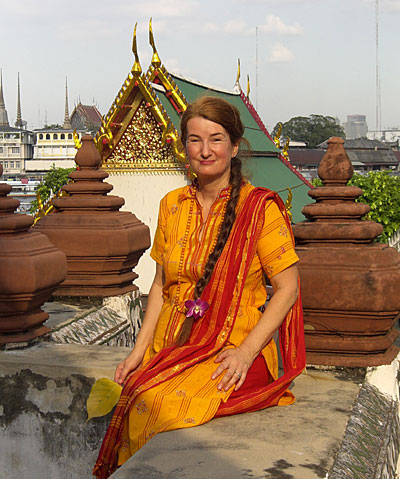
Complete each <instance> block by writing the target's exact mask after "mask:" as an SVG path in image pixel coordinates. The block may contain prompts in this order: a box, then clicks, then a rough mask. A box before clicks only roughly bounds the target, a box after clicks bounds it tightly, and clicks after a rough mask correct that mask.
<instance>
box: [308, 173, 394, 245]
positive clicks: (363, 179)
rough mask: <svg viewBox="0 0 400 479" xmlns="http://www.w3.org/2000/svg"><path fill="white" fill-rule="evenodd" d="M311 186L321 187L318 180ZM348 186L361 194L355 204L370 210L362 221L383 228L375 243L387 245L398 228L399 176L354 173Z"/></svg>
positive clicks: (315, 179)
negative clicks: (355, 187) (365, 205)
mask: <svg viewBox="0 0 400 479" xmlns="http://www.w3.org/2000/svg"><path fill="white" fill-rule="evenodd" d="M312 183H313V186H315V187H319V186H323V184H322V181H321V180H320V179H319V178H314V179H313V182H312ZM348 185H349V186H352V185H354V186H358V187H359V188H361V189H362V190H363V194H362V195H361V196H360V197H359V198H357V199H356V202H361V203H365V204H367V205H368V206H369V207H370V208H371V210H370V212H369V213H367V214H366V215H365V217H364V218H363V219H366V220H372V221H376V222H377V223H380V224H381V225H382V226H383V233H382V234H381V235H380V236H378V238H377V241H379V242H381V243H387V242H388V240H389V238H390V237H391V236H392V235H393V233H395V232H396V231H397V230H398V229H399V228H400V176H392V175H390V173H389V171H387V170H384V171H369V172H368V174H367V175H360V174H358V173H355V174H354V175H353V177H352V178H351V179H350V181H349V183H348Z"/></svg>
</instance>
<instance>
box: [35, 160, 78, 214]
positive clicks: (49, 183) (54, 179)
mask: <svg viewBox="0 0 400 479" xmlns="http://www.w3.org/2000/svg"><path fill="white" fill-rule="evenodd" d="M74 170H75V168H56V166H55V165H54V164H53V166H52V167H51V169H50V171H48V172H47V173H46V174H45V175H44V178H43V180H42V181H41V183H40V184H39V186H38V187H37V189H36V193H38V194H39V196H40V200H41V202H42V203H45V202H46V201H47V200H48V199H49V198H50V197H51V196H52V195H53V194H56V193H57V192H58V191H59V190H60V189H61V188H62V187H63V186H64V185H65V184H67V182H68V175H69V174H70V173H71V171H74ZM38 206H39V205H38V201H37V199H36V200H34V201H32V203H31V208H30V212H31V214H34V213H35V212H36V210H37V209H38Z"/></svg>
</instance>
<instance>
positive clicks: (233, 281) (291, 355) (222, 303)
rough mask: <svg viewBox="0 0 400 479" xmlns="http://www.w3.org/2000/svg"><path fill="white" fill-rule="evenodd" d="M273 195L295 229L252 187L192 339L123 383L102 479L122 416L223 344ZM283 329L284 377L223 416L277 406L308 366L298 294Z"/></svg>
mask: <svg viewBox="0 0 400 479" xmlns="http://www.w3.org/2000/svg"><path fill="white" fill-rule="evenodd" d="M270 199H272V200H274V201H275V202H276V203H277V205H278V206H279V209H280V210H281V212H282V214H283V216H284V218H285V220H286V223H287V226H288V228H289V230H290V231H291V227H290V222H289V219H288V217H287V213H286V209H285V206H284V204H283V202H282V200H281V199H280V198H279V196H278V195H277V194H276V193H274V192H271V191H269V190H267V189H264V188H255V189H254V190H252V191H251V192H250V194H249V196H248V197H247V199H246V200H245V202H244V204H243V206H242V208H241V209H240V211H239V212H238V214H237V217H236V220H235V223H234V225H233V227H232V231H231V233H230V235H229V238H228V241H227V242H226V245H225V247H224V249H223V251H222V253H221V256H220V257H219V259H218V261H217V262H216V265H215V268H214V271H213V274H212V276H211V279H210V281H209V283H208V284H207V286H206V288H205V289H204V291H203V294H202V296H201V299H202V300H204V301H206V302H207V303H208V304H209V305H210V306H209V308H208V310H207V311H206V313H205V314H204V316H203V317H202V318H200V319H199V320H198V321H196V322H195V324H194V326H193V329H192V332H191V334H190V338H189V340H188V341H187V343H185V344H184V345H183V346H181V347H176V346H170V347H168V348H164V349H162V350H161V351H160V352H159V353H157V354H156V355H155V356H154V357H153V358H152V359H150V360H149V361H148V362H147V363H146V364H145V365H144V366H142V367H141V368H140V369H139V370H138V371H136V372H135V373H134V374H133V375H132V376H131V377H130V378H129V380H128V382H127V383H126V385H125V386H124V388H123V390H122V393H121V397H120V400H119V402H118V404H117V406H116V409H115V411H114V415H113V417H112V419H111V423H110V425H109V427H108V430H107V433H106V435H105V437H104V440H103V444H102V446H101V449H100V453H99V457H98V459H97V462H96V465H95V467H94V470H93V474H94V475H95V477H97V478H98V479H106V478H108V477H109V476H110V475H111V474H112V472H114V470H115V469H116V467H117V453H118V448H119V445H120V442H121V436H122V424H123V418H124V417H125V415H126V414H129V411H130V409H131V406H132V405H133V403H134V401H135V399H136V397H137V396H138V395H139V394H140V393H142V392H144V391H146V390H148V389H150V388H152V387H155V386H157V385H158V384H160V383H162V382H164V381H167V380H169V379H171V378H173V377H174V376H176V375H177V374H180V373H181V372H182V371H184V370H185V369H187V368H189V367H191V366H193V365H195V364H197V363H198V362H200V361H202V360H204V359H206V358H209V357H210V356H212V355H215V354H216V353H217V352H218V351H219V350H221V349H222V348H223V346H224V345H225V343H226V341H227V339H228V338H229V335H230V332H231V331H232V328H233V326H234V322H235V318H236V315H237V311H238V308H239V304H240V299H241V296H242V292H243V288H244V283H245V279H246V276H247V273H248V271H249V268H250V265H251V263H252V261H253V258H254V255H255V254H256V250H257V241H258V238H259V236H260V233H261V230H262V227H263V224H264V215H265V203H266V201H267V200H270ZM292 239H293V234H292ZM279 333H280V346H281V353H282V359H283V364H284V375H283V376H281V377H280V378H278V379H277V380H276V381H274V382H273V383H271V384H269V385H268V386H266V387H263V388H259V389H256V390H253V391H252V392H251V393H250V396H249V397H246V407H245V408H244V407H242V406H241V402H242V401H243V398H238V400H237V401H236V402H235V403H234V404H233V405H232V404H231V406H230V410H229V411H221V413H222V414H234V413H238V412H245V411H255V410H258V409H262V408H265V407H268V406H273V405H275V404H277V402H278V401H279V398H280V397H281V396H282V395H283V394H284V393H285V391H286V390H287V387H288V386H289V384H290V383H291V382H292V380H293V379H294V378H295V377H296V376H297V375H298V374H300V373H301V371H302V370H303V369H304V367H305V345H304V331H303V314H302V308H301V301H300V295H299V297H298V298H297V300H296V303H295V304H294V306H293V307H292V309H291V310H290V311H289V313H288V315H287V316H286V319H285V320H284V321H283V323H282V325H281V327H280V329H279ZM249 405H250V406H249ZM221 407H222V408H223V405H221Z"/></svg>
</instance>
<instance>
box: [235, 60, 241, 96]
mask: <svg viewBox="0 0 400 479" xmlns="http://www.w3.org/2000/svg"><path fill="white" fill-rule="evenodd" d="M239 80H240V58H238V68H237V74H236V83H235V87H238V88H239V89H240V83H239Z"/></svg>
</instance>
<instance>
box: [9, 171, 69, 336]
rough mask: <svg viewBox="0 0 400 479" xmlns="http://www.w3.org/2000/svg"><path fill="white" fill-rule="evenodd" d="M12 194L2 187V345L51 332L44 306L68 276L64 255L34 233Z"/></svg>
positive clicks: (30, 222)
mask: <svg viewBox="0 0 400 479" xmlns="http://www.w3.org/2000/svg"><path fill="white" fill-rule="evenodd" d="M2 174H3V167H2V165H1V164H0V176H1V175H2ZM10 191H11V186H10V185H7V184H6V183H0V345H4V344H9V343H21V342H23V343H25V342H29V341H31V340H33V339H34V338H37V337H38V336H42V335H43V334H46V333H47V332H48V331H50V329H49V328H47V327H46V326H44V325H43V323H44V322H45V321H46V320H47V319H48V317H49V315H48V314H47V313H45V312H44V311H42V309H41V306H42V305H43V303H45V302H46V301H47V300H48V299H49V297H50V296H51V294H52V293H53V291H54V290H55V289H56V288H57V286H58V285H59V284H60V283H61V281H63V280H64V278H65V275H66V272H67V261H66V258H65V255H64V253H62V252H61V251H60V250H59V249H57V248H56V247H55V246H54V245H53V244H51V243H50V241H49V240H48V238H47V236H45V235H44V234H42V233H40V232H39V231H33V230H31V229H30V226H31V225H32V223H33V218H32V217H31V216H28V215H23V214H18V213H16V212H15V210H16V209H17V208H18V206H19V201H18V200H16V199H13V198H11V197H9V196H8V194H9V193H10Z"/></svg>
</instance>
